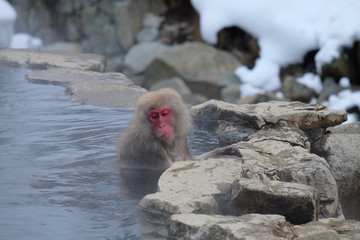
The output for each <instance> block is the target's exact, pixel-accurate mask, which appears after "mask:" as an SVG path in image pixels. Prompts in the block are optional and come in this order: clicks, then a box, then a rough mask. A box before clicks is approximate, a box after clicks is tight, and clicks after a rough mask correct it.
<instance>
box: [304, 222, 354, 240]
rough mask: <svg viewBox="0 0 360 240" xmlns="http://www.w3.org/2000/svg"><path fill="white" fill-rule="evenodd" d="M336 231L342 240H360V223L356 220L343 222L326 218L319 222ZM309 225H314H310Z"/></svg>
mask: <svg viewBox="0 0 360 240" xmlns="http://www.w3.org/2000/svg"><path fill="white" fill-rule="evenodd" d="M319 222H320V223H322V224H326V225H328V226H330V227H331V228H332V229H334V230H335V231H336V232H338V234H339V235H340V239H341V240H345V239H346V240H358V239H360V222H359V221H354V220H343V219H336V218H326V219H321V220H320V221H319ZM307 225H312V223H308V224H306V225H305V226H307Z"/></svg>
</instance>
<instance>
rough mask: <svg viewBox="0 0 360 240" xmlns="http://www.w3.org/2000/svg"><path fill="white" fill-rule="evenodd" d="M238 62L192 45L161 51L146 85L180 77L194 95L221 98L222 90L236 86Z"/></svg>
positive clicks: (212, 48)
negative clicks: (230, 85) (231, 84)
mask: <svg viewBox="0 0 360 240" xmlns="http://www.w3.org/2000/svg"><path fill="white" fill-rule="evenodd" d="M238 66H239V62H238V61H237V60H236V59H235V58H234V57H233V56H232V55H231V54H229V53H227V52H225V51H222V50H218V49H216V48H214V47H212V46H209V45H206V44H203V43H198V42H193V43H185V44H182V45H176V46H173V47H169V48H167V49H165V50H163V51H161V52H160V53H159V54H158V55H157V56H156V58H155V59H154V61H153V62H152V63H151V65H150V66H149V67H148V69H147V70H146V75H147V77H148V80H147V84H148V85H149V86H151V85H152V84H153V83H154V82H156V81H158V80H160V79H164V78H169V77H173V76H179V77H181V78H182V79H184V80H185V82H186V84H187V85H188V86H189V87H190V89H191V90H192V91H193V92H194V93H200V94H204V95H207V96H209V97H214V98H219V97H220V91H221V89H222V88H223V87H224V86H226V85H228V84H229V83H236V82H238V79H236V77H235V75H234V70H235V69H236V68H237V67H238Z"/></svg>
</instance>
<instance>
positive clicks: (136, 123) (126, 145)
mask: <svg viewBox="0 0 360 240" xmlns="http://www.w3.org/2000/svg"><path fill="white" fill-rule="evenodd" d="M191 127H192V120H191V117H190V115H189V113H188V111H187V110H186V107H185V104H184V103H183V101H182V99H181V97H180V95H179V94H178V93H177V92H175V91H173V90H171V89H168V88H166V89H160V90H158V91H155V92H149V93H146V94H145V95H143V96H142V97H140V98H139V99H138V101H137V103H136V110H135V116H134V118H133V119H132V121H131V123H130V125H129V126H128V127H127V128H126V129H125V130H124V132H123V133H122V135H121V136H120V137H119V139H118V153H119V155H120V164H121V167H122V168H130V169H144V170H160V171H162V170H165V169H167V168H168V167H170V166H171V165H172V163H173V162H175V161H184V160H200V159H207V158H211V157H218V156H223V155H231V156H235V157H239V158H241V157H242V155H241V153H240V151H239V150H238V148H237V147H235V146H227V147H222V148H217V149H215V150H213V151H210V152H208V153H205V154H202V155H198V156H192V155H191V154H190V153H189V149H188V145H187V140H186V135H187V133H188V132H189V130H190V129H191Z"/></svg>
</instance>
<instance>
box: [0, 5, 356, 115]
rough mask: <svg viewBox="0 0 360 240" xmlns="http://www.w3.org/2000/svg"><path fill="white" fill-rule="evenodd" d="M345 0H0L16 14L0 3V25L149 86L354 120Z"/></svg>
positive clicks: (31, 44) (352, 23)
mask: <svg viewBox="0 0 360 240" xmlns="http://www.w3.org/2000/svg"><path fill="white" fill-rule="evenodd" d="M303 2H304V1H303ZM337 2H339V3H343V4H340V5H341V6H340V7H339V6H337V5H336V3H337ZM295 3H296V2H295ZM295 3H294V4H295ZM351 3H352V1H351V0H347V1H335V0H332V1H330V2H326V1H322V0H318V1H305V2H304V4H306V6H304V4H302V3H301V1H298V3H296V4H299V6H293V5H292V6H290V5H289V4H287V3H285V2H284V1H272V2H271V3H266V1H260V0H258V1H257V3H256V4H257V5H251V4H250V3H246V1H228V2H227V3H222V4H221V5H219V4H218V3H216V1H203V0H194V1H190V0H183V1H180V0H152V1H147V0H119V1H110V0H105V1H101V0H82V1H80V0H78V1H66V0H37V1H24V0H9V1H6V0H0V5H2V6H5V5H6V4H10V5H9V6H10V8H12V10H15V12H16V13H15V17H14V14H13V15H11V14H5V13H4V12H6V13H9V11H10V12H11V11H12V10H11V9H10V10H9V8H5V7H2V8H1V9H3V10H1V11H2V12H3V17H0V24H1V26H9V28H10V29H8V30H7V32H8V33H9V32H11V31H12V38H11V41H10V40H8V41H7V42H6V41H4V36H5V34H4V33H1V34H0V36H1V35H2V36H3V37H2V38H3V40H2V42H1V41H0V45H1V44H2V47H11V48H36V49H42V50H60V51H70V52H77V53H81V52H83V53H96V54H101V55H104V56H106V58H107V71H116V72H123V73H125V74H126V75H127V76H128V77H129V78H130V79H131V80H133V81H134V82H135V83H136V84H138V85H140V86H143V87H145V88H147V89H149V90H154V89H158V88H162V87H172V88H175V89H176V90H177V91H178V92H180V94H181V95H182V96H183V98H184V99H185V101H186V102H187V103H189V104H198V103H201V102H204V101H206V100H208V99H212V98H214V99H221V100H224V101H228V102H233V103H239V104H242V103H258V102H263V101H269V100H286V101H288V100H291V101H302V102H306V103H319V104H323V105H325V106H327V107H330V108H336V109H342V110H346V111H348V113H349V121H351V122H354V121H358V119H359V108H360V93H359V84H360V68H359V65H360V44H359V43H360V42H359V39H360V33H359V32H360V23H359V21H360V20H359V17H358V16H357V15H359V14H357V15H356V14H353V12H354V11H355V12H356V11H357V12H360V9H357V8H359V3H356V1H355V3H356V4H351ZM296 4H295V5H296ZM324 4H325V5H326V6H325V5H324ZM324 6H325V7H326V8H322V7H324ZM334 9H335V10H337V11H335V10H334ZM302 11H303V12H302ZM344 11H348V12H344ZM327 12H328V13H329V14H330V15H327V14H326V13H327ZM309 14H310V15H309ZM9 15H10V16H9ZM308 15H309V16H308ZM209 16H210V17H209ZM322 16H327V18H326V17H325V18H322ZM342 16H346V19H345V18H343V17H342ZM269 19H270V20H269ZM334 19H335V20H334ZM294 20H296V21H294ZM1 21H2V23H1ZM284 22H285V23H287V22H288V23H287V25H285V26H284V25H282V24H283V23H284ZM250 23H251V24H250ZM321 24H322V25H321ZM318 26H319V27H318ZM335 26H336V27H337V28H336V27H335ZM320 27H322V29H323V30H326V31H320V30H319V28H320ZM11 28H12V29H11ZM3 29H5V28H3ZM269 32H272V33H273V35H271V34H269ZM319 32H320V33H319ZM347 32H348V35H346V34H347ZM338 33H339V34H338ZM309 36H310V37H309ZM309 39H310V40H309ZM334 39H335V40H334ZM334 42H335V43H336V44H333V43H334ZM303 43H304V44H305V45H302V44H303ZM6 44H7V45H8V46H4V45H6ZM271 44H272V45H271ZM276 44H278V45H276ZM282 46H285V47H286V48H283V49H282V48H281V47H282ZM329 46H330V47H329ZM331 46H333V47H332V48H331ZM269 49H270V50H269ZM329 49H330V50H329ZM325 50H326V51H325ZM271 51H272V52H274V54H273V55H271V54H268V53H269V52H271ZM294 52H298V53H297V54H294ZM320 53H321V54H320ZM324 53H326V54H325V55H326V56H330V57H328V58H329V59H328V60H326V61H325V60H323V59H326V58H324ZM285 55H288V56H285ZM272 56H280V57H279V58H278V57H272ZM289 56H295V57H292V58H291V59H290V58H289ZM321 57H322V58H321ZM260 59H261V61H260ZM321 59H322V60H321ZM264 62H266V64H265V63H264ZM256 66H257V67H256ZM255 68H257V69H256V72H257V74H252V73H255V70H254V71H252V69H255ZM249 73H250V74H249ZM251 74H252V75H251ZM250 75H251V76H250Z"/></svg>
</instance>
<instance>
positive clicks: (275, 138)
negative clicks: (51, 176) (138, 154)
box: [0, 49, 360, 239]
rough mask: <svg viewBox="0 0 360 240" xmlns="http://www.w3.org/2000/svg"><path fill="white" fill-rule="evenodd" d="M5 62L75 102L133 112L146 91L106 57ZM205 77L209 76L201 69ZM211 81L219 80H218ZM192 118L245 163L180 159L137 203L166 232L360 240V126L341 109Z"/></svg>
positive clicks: (203, 112)
mask: <svg viewBox="0 0 360 240" xmlns="http://www.w3.org/2000/svg"><path fill="white" fill-rule="evenodd" d="M0 63H1V64H6V65H10V66H16V67H19V66H23V67H30V68H36V70H33V71H30V72H29V73H28V74H27V78H28V79H29V81H32V82H37V83H51V84H58V85H62V86H64V87H66V88H67V92H68V93H69V94H70V95H71V99H72V100H74V101H80V102H83V103H87V104H94V105H99V106H107V107H119V108H123V107H129V106H133V104H134V103H135V101H136V99H137V98H138V97H139V96H140V95H141V94H143V93H145V92H146V90H144V89H142V88H141V87H138V86H137V85H135V84H134V83H133V82H132V81H131V80H129V79H128V78H127V77H126V76H125V75H123V74H121V73H112V72H104V71H105V66H106V60H105V58H103V57H101V56H99V55H89V54H65V53H59V52H39V51H33V50H8V49H1V50H0ZM204 74H205V73H204ZM214 82H217V81H215V80H214ZM190 112H191V114H192V116H193V117H194V119H195V120H197V121H204V122H207V123H208V124H210V125H212V127H216V128H217V135H218V137H219V139H220V140H221V141H222V142H223V143H224V144H235V145H236V146H237V147H238V148H239V150H240V151H241V152H242V154H243V156H244V159H245V162H242V161H240V160H238V159H233V158H218V159H209V160H206V161H198V162H194V161H184V162H177V163H175V164H174V165H173V166H172V167H170V168H169V169H167V170H166V171H165V172H164V173H163V174H162V175H161V177H160V179H159V182H158V190H157V192H156V193H153V194H149V195H146V196H145V197H144V198H143V199H142V200H141V202H140V203H139V207H140V209H141V212H142V213H143V214H144V216H146V217H147V218H148V219H149V220H151V221H156V222H163V223H166V224H167V226H168V234H169V236H168V238H169V239H211V238H212V239H214V238H215V239H360V222H358V221H355V220H345V219H357V220H359V219H360V208H359V206H360V204H359V203H360V197H359V196H360V194H359V185H360V177H359V176H360V174H359V172H360V161H359V154H358V153H359V149H360V146H359V142H360V125H359V123H353V124H347V125H341V126H338V125H339V124H341V123H342V122H344V121H345V120H346V119H347V114H346V112H344V111H338V110H331V109H327V108H325V107H323V106H321V105H316V104H305V103H301V102H278V101H272V102H266V103H259V104H242V105H239V104H232V103H226V102H223V101H218V100H211V101H207V102H205V103H203V104H200V105H196V106H193V107H192V108H191V109H190Z"/></svg>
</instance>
